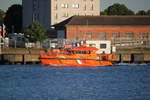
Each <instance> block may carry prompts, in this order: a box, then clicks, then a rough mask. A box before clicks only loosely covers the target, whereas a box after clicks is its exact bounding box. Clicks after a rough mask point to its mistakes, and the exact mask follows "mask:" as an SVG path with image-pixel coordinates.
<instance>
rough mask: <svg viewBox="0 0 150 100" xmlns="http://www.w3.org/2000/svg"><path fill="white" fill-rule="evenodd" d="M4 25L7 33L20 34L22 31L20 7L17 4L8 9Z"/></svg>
mask: <svg viewBox="0 0 150 100" xmlns="http://www.w3.org/2000/svg"><path fill="white" fill-rule="evenodd" d="M4 23H5V25H6V31H7V33H13V32H15V33H20V32H21V31H22V6H21V5H18V4H17V5H12V6H11V7H9V8H8V10H7V11H6V16H5V18H4Z"/></svg>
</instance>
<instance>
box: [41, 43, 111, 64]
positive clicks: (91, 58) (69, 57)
mask: <svg viewBox="0 0 150 100" xmlns="http://www.w3.org/2000/svg"><path fill="white" fill-rule="evenodd" d="M96 51H98V49H97V48H95V47H87V45H86V44H83V45H82V46H79V47H74V48H64V49H62V50H59V49H53V48H52V49H51V50H50V52H44V51H42V52H41V53H40V60H41V63H42V64H43V65H48V66H49V67H51V66H57V67H61V66H71V67H96V66H111V65H112V63H111V61H110V60H111V59H112V55H108V54H97V53H96Z"/></svg>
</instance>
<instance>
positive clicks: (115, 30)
mask: <svg viewBox="0 0 150 100" xmlns="http://www.w3.org/2000/svg"><path fill="white" fill-rule="evenodd" d="M65 26H66V27H65V32H66V39H69V40H78V39H79V40H112V39H118V38H120V39H150V17H149V16H74V17H72V18H71V20H69V22H68V24H66V25H65Z"/></svg>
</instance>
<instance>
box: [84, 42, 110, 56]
mask: <svg viewBox="0 0 150 100" xmlns="http://www.w3.org/2000/svg"><path fill="white" fill-rule="evenodd" d="M86 43H87V44H88V46H90V44H93V46H94V47H96V48H98V49H99V50H98V51H97V53H103V52H104V53H106V54H110V53H111V41H108V40H88V41H86ZM100 44H106V48H100Z"/></svg>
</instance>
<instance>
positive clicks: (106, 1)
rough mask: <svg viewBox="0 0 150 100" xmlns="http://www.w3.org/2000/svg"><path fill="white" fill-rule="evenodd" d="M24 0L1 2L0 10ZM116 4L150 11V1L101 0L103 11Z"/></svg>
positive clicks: (135, 9) (1, 0)
mask: <svg viewBox="0 0 150 100" xmlns="http://www.w3.org/2000/svg"><path fill="white" fill-rule="evenodd" d="M21 1H22V0H0V9H2V10H5V11H6V10H7V9H8V7H10V6H11V5H12V4H21ZM114 3H121V4H125V5H126V6H127V7H128V8H129V9H131V10H133V11H135V12H137V11H139V10H150V0H101V4H100V5H101V11H103V10H104V9H106V8H107V7H108V6H110V5H112V4H114Z"/></svg>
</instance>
